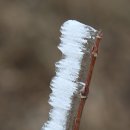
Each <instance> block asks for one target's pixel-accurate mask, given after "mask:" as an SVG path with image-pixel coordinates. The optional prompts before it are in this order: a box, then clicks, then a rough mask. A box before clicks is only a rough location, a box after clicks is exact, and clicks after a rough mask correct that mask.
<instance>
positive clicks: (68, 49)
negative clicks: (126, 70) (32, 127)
mask: <svg viewBox="0 0 130 130" xmlns="http://www.w3.org/2000/svg"><path fill="white" fill-rule="evenodd" d="M60 31H61V37H60V39H61V43H60V44H59V46H58V48H59V50H60V51H61V52H62V54H63V56H62V59H61V60H60V61H59V62H57V63H56V65H55V66H56V76H55V77H54V78H53V79H52V81H51V84H50V87H51V90H52V93H51V94H50V99H49V104H50V105H51V106H52V109H51V110H50V113H49V120H48V121H47V122H46V123H45V124H44V126H43V127H42V130H66V123H67V116H68V111H69V110H70V109H71V104H72V97H73V95H74V93H75V92H76V91H77V90H78V87H79V82H78V80H77V79H78V77H79V72H80V69H81V62H82V59H83V55H84V51H87V48H86V47H85V44H88V39H89V38H91V37H92V36H91V33H90V32H91V31H93V32H96V30H95V29H93V28H92V27H90V26H88V25H85V24H82V23H80V22H78V21H75V20H68V21H66V22H65V23H64V24H63V25H62V26H61V30H60ZM80 84H83V83H82V82H81V83H80Z"/></svg>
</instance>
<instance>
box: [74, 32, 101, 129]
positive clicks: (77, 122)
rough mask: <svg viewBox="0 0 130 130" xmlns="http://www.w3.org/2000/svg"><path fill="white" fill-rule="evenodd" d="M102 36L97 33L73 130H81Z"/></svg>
mask: <svg viewBox="0 0 130 130" xmlns="http://www.w3.org/2000/svg"><path fill="white" fill-rule="evenodd" d="M102 35H103V34H102V32H101V31H99V32H98V33H97V36H96V40H95V43H94V45H93V47H92V50H91V61H90V65H89V70H88V73H87V78H86V83H85V87H84V89H83V90H82V91H81V99H80V103H79V107H78V111H77V115H76V118H75V122H74V125H73V130H79V126H80V121H81V117H82V112H83V109H84V105H85V102H86V99H87V96H88V93H89V85H90V81H91V77H92V73H93V69H94V65H95V62H96V58H97V55H98V48H99V43H100V41H101V39H102Z"/></svg>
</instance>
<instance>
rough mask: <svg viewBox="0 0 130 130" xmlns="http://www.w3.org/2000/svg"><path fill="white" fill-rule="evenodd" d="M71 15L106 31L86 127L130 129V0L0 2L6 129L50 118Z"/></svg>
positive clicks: (32, 128) (2, 128) (1, 126)
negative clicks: (53, 81) (64, 30)
mask: <svg viewBox="0 0 130 130" xmlns="http://www.w3.org/2000/svg"><path fill="white" fill-rule="evenodd" d="M68 19H76V20H78V21H80V22H83V23H85V24H88V25H91V26H92V27H94V28H96V29H102V30H103V32H104V36H103V40H102V43H101V46H100V53H99V56H98V59H97V62H96V66H95V69H94V74H93V78H92V83H91V89H90V94H89V98H88V100H87V104H86V106H85V109H84V113H83V118H82V122H81V127H80V130H122V129H124V130H129V128H130V103H129V100H130V93H129V92H130V87H129V86H130V75H129V74H130V68H129V67H130V51H129V48H130V7H129V0H109V1H108V0H98V1H97V0H64V1H63V0H55V1H54V0H0V130H40V129H41V127H42V125H43V123H44V122H45V121H46V120H47V119H48V111H49V109H50V106H49V105H48V103H47V102H48V98H49V93H50V88H49V83H50V81H51V78H52V76H54V74H55V68H54V63H55V62H56V61H57V60H59V58H60V55H61V54H60V52H59V50H58V49H57V45H58V44H59V42H60V40H59V36H60V32H59V29H60V26H61V24H62V23H63V22H64V21H66V20H68Z"/></svg>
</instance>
